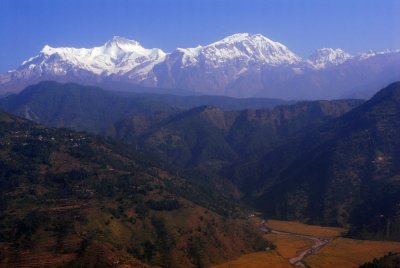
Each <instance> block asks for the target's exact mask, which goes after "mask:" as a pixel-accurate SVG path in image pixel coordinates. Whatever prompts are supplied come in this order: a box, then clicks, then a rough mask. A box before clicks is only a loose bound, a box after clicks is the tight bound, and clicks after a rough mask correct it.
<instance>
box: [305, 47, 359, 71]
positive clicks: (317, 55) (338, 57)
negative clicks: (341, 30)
mask: <svg viewBox="0 0 400 268" xmlns="http://www.w3.org/2000/svg"><path fill="white" fill-rule="evenodd" d="M351 58H352V56H351V55H350V54H348V53H346V52H345V51H343V50H342V49H340V48H336V49H335V48H320V49H317V50H316V51H315V52H314V53H313V54H312V55H311V56H310V57H308V60H307V62H308V63H310V64H311V65H312V66H313V67H315V68H317V69H321V68H325V67H328V66H332V65H339V64H342V63H344V62H345V61H346V60H348V59H351Z"/></svg>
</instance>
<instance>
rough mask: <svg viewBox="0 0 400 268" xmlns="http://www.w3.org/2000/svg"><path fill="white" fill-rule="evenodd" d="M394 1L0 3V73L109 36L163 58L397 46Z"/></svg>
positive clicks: (399, 22)
mask: <svg viewBox="0 0 400 268" xmlns="http://www.w3.org/2000/svg"><path fill="white" fill-rule="evenodd" d="M399 14H400V0H259V1H257V0H240V1H239V0H181V1H179V0H143V1H139V0H137V1H135V0H131V1H128V0H63V1H61V0H0V36H1V38H0V71H1V72H4V71H6V70H9V69H14V68H16V67H18V65H19V64H20V63H21V62H22V61H23V60H25V59H27V58H29V57H31V56H34V55H36V54H37V53H38V52H39V51H40V50H41V48H42V47H43V46H44V45H45V44H49V45H51V46H74V47H92V46H96V45H101V44H103V43H105V42H106V41H107V40H109V39H111V38H112V37H113V36H114V35H120V36H125V37H127V38H130V39H135V40H137V41H139V42H140V43H141V44H142V45H143V46H145V47H159V48H161V49H163V50H165V51H167V52H169V51H171V50H173V49H174V48H176V47H193V46H197V45H199V44H201V45H204V44H208V43H211V42H214V41H217V40H219V39H222V38H223V37H225V36H227V35H230V34H233V33H238V32H249V33H261V34H263V35H265V36H267V37H268V38H270V39H272V40H275V41H279V42H281V43H283V44H285V45H286V46H288V47H289V49H291V50H292V51H294V52H295V53H297V54H299V55H300V56H308V55H309V54H311V53H312V52H313V51H314V50H315V49H317V48H320V47H335V48H336V47H340V48H343V49H345V50H346V51H348V52H350V53H358V52H361V51H366V50H382V49H385V48H400V16H399Z"/></svg>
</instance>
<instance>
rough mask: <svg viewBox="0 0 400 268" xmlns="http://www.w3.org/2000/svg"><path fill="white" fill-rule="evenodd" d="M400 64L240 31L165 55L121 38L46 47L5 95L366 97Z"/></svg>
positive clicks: (3, 87)
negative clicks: (102, 88) (58, 86)
mask: <svg viewBox="0 0 400 268" xmlns="http://www.w3.org/2000/svg"><path fill="white" fill-rule="evenodd" d="M399 69H400V50H386V51H381V52H371V51H370V52H366V53H361V54H359V55H350V54H348V53H347V52H345V51H343V50H341V49H339V48H321V49H318V50H316V51H315V52H314V53H313V54H312V55H311V56H310V57H308V58H301V57H300V56H298V55H296V54H295V53H294V52H292V51H291V50H290V49H289V48H288V47H286V46H285V45H283V44H281V43H279V42H276V41H273V40H271V39H269V38H267V37H265V36H263V35H261V34H249V33H238V34H234V35H231V36H228V37H225V38H223V39H221V40H219V41H217V42H214V43H211V44H209V45H205V46H197V47H194V48H177V49H176V50H174V51H172V52H171V53H166V52H164V51H162V50H161V49H158V48H151V49H148V48H144V47H143V46H142V45H140V43H139V42H137V41H134V40H129V39H126V38H124V37H119V36H116V37H113V38H112V39H111V40H109V41H107V42H106V43H105V44H103V45H101V46H97V47H93V48H71V47H59V48H55V47H51V46H49V45H46V46H44V47H43V49H42V50H41V51H40V52H39V53H38V54H37V55H36V56H33V57H31V58H29V59H27V60H26V61H24V62H23V63H22V64H21V66H19V67H18V68H17V69H16V70H13V71H9V72H7V73H4V74H0V95H1V94H3V95H4V94H6V93H7V92H18V91H20V90H22V89H23V88H24V87H26V86H27V85H30V84H33V83H37V82H39V81H43V80H56V81H60V82H78V83H84V84H101V83H108V84H112V83H114V82H124V83H128V84H131V85H140V86H143V88H142V90H143V91H145V90H146V87H148V88H166V89H173V88H178V89H182V90H184V91H188V92H192V94H199V93H200V94H207V95H228V96H236V97H257V96H264V97H270V98H283V99H289V100H290V99H297V100H299V99H314V100H315V99H335V98H342V97H343V96H349V95H351V94H356V93H358V94H361V95H362V92H361V93H359V92H357V88H363V89H365V91H366V93H364V94H365V97H367V95H368V94H370V93H369V92H367V91H368V89H370V88H379V87H380V86H383V85H384V84H387V83H389V82H393V81H395V80H398V79H400V72H399ZM111 87H112V86H111Z"/></svg>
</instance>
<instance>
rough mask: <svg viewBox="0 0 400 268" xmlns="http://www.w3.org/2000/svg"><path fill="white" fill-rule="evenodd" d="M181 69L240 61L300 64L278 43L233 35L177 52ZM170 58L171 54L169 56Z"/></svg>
mask: <svg viewBox="0 0 400 268" xmlns="http://www.w3.org/2000/svg"><path fill="white" fill-rule="evenodd" d="M176 53H177V54H182V56H181V59H182V64H183V66H190V65H196V64H199V63H203V64H205V65H206V66H208V67H211V68H221V67H224V66H225V65H226V64H230V63H232V62H237V61H241V62H242V63H243V65H249V64H255V65H262V64H268V65H284V64H293V63H297V62H299V61H300V60H301V58H300V57H298V56H297V55H295V54H294V53H293V52H291V51H290V50H289V49H288V48H287V47H286V46H284V45H282V44H281V43H278V42H274V41H272V40H270V39H268V38H266V37H265V36H263V35H261V34H254V35H251V34H249V33H239V34H234V35H231V36H228V37H225V38H224V39H222V40H220V41H217V42H214V43H212V44H209V45H207V46H198V47H196V48H186V49H182V48H179V49H177V50H176ZM173 54H174V53H173Z"/></svg>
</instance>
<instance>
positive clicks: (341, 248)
mask: <svg viewBox="0 0 400 268" xmlns="http://www.w3.org/2000/svg"><path fill="white" fill-rule="evenodd" d="M255 220H256V221H258V222H259V224H260V226H262V227H261V228H263V230H264V231H265V232H266V234H265V237H266V238H267V239H268V240H270V241H272V242H273V243H274V244H275V245H276V249H270V250H268V251H266V252H260V253H251V254H245V255H243V256H241V257H239V258H238V259H236V260H233V261H230V262H227V263H223V264H220V265H216V266H213V267H214V268H227V267H232V268H233V267H260V268H262V267H269V268H286V267H321V268H322V267H324V268H325V267H326V268H331V267H332V268H334V267H349V268H353V267H354V268H357V267H359V266H360V265H362V264H364V263H366V262H369V261H372V260H373V259H374V258H379V257H381V256H384V255H386V254H388V253H389V252H393V253H399V252H400V242H387V241H369V240H355V239H349V238H344V237H343V234H344V232H345V231H346V230H345V229H343V228H332V227H322V226H316V225H306V224H303V223H299V222H290V221H277V220H268V221H266V222H265V221H264V220H261V219H259V218H257V219H255Z"/></svg>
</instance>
